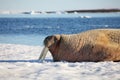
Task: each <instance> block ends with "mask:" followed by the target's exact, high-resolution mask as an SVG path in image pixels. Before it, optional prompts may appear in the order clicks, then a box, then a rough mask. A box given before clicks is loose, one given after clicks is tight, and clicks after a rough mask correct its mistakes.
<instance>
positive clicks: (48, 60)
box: [0, 59, 53, 63]
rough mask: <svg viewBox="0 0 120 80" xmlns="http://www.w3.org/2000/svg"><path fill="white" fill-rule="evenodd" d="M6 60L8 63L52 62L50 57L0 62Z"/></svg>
mask: <svg viewBox="0 0 120 80" xmlns="http://www.w3.org/2000/svg"><path fill="white" fill-rule="evenodd" d="M2 62H8V63H17V62H30V63H42V62H53V60H51V59H46V60H44V61H41V60H0V63H2Z"/></svg>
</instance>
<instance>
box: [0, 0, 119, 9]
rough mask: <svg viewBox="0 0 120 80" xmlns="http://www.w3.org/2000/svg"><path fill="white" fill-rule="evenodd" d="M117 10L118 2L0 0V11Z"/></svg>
mask: <svg viewBox="0 0 120 80" xmlns="http://www.w3.org/2000/svg"><path fill="white" fill-rule="evenodd" d="M103 8H105V9H109V8H119V9H120V0H0V11H32V10H35V11H59V10H61V11H62V10H78V9H103Z"/></svg>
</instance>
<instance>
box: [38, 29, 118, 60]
mask: <svg viewBox="0 0 120 80" xmlns="http://www.w3.org/2000/svg"><path fill="white" fill-rule="evenodd" d="M44 46H45V47H44V49H43V51H42V52H41V55H40V57H39V60H44V59H45V56H46V54H47V52H48V50H49V51H50V53H51V54H52V57H53V61H68V62H83V61H87V62H98V61H120V29H94V30H88V31H85V32H81V33H77V34H61V35H59V34H56V35H52V36H47V37H46V38H45V40H44Z"/></svg>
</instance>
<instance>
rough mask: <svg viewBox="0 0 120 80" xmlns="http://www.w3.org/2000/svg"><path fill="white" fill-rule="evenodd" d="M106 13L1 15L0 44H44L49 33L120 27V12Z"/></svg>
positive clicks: (71, 32)
mask: <svg viewBox="0 0 120 80" xmlns="http://www.w3.org/2000/svg"><path fill="white" fill-rule="evenodd" d="M104 14H105V15H104ZM104 14H99V15H98V14H97V13H96V14H94V16H93V14H90V16H92V18H80V15H77V16H76V15H75V16H74V15H72V16H70V15H69V16H68V15H63V16H62V17H61V16H59V17H56V16H52V17H50V16H48V17H43V16H39V17H38V16H32V17H31V16H30V15H29V17H28V16H27V17H25V15H24V17H20V16H16V15H15V16H14V15H12V16H10V15H9V16H0V44H1V43H8V44H25V45H42V42H43V40H44V38H45V37H46V36H48V35H53V34H73V33H79V32H83V31H86V30H91V29H101V28H102V29H105V28H115V29H120V16H119V15H120V13H119V14H118V13H117V16H116V14H114V15H113V14H109V16H108V15H106V13H104ZM66 16H67V17H66Z"/></svg>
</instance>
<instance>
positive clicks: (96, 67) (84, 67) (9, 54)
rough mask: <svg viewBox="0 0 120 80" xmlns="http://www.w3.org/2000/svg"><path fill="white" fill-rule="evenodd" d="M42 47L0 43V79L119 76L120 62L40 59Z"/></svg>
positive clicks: (112, 79)
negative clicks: (70, 61)
mask: <svg viewBox="0 0 120 80" xmlns="http://www.w3.org/2000/svg"><path fill="white" fill-rule="evenodd" d="M42 48H43V47H42V46H27V45H17V44H0V80H120V62H98V63H95V62H76V63H69V62H53V61H52V57H51V55H50V53H49V54H48V55H47V57H46V60H45V61H44V62H40V61H38V60H37V59H38V57H39V55H40V52H41V50H42Z"/></svg>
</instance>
